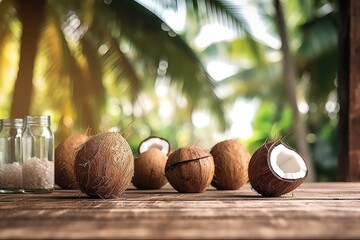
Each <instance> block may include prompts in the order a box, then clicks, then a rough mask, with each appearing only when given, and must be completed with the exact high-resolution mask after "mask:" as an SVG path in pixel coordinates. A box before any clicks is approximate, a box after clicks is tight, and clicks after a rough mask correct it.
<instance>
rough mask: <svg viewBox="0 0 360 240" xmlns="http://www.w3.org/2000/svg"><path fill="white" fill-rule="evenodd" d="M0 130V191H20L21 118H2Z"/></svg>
mask: <svg viewBox="0 0 360 240" xmlns="http://www.w3.org/2000/svg"><path fill="white" fill-rule="evenodd" d="M1 123H2V127H1V130H0V193H20V192H21V179H22V173H21V165H22V155H21V154H22V151H21V134H22V130H23V120H22V119H2V120H1Z"/></svg>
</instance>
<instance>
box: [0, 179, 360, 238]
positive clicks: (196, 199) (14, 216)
mask: <svg viewBox="0 0 360 240" xmlns="http://www.w3.org/2000/svg"><path fill="white" fill-rule="evenodd" d="M0 238H32V239H35V238H127V239H128V238H151V239H154V238H156V239H159V238H220V239H224V238H256V239H259V238H341V239H344V238H360V183H305V184H303V185H302V186H300V187H299V188H298V189H297V190H295V191H294V192H293V193H292V194H288V195H285V196H283V197H280V198H263V197H261V196H259V195H258V194H257V193H255V192H254V191H252V190H251V188H250V186H249V185H247V186H244V187H242V188H241V189H239V190H237V191H217V190H215V189H212V188H210V189H208V190H207V191H206V192H204V193H200V194H180V193H177V192H176V191H174V190H173V189H172V188H171V187H170V186H168V185H167V186H165V187H164V188H163V189H161V190H155V191H140V190H136V189H134V188H130V189H128V190H127V191H126V192H125V194H124V195H123V196H122V197H121V198H120V199H116V200H101V199H91V198H88V197H86V196H79V192H77V191H70V190H56V191H55V192H54V193H51V194H43V195H36V194H3V195H0Z"/></svg>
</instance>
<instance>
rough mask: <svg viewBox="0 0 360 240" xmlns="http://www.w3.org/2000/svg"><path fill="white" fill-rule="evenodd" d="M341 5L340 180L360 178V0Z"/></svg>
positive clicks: (341, 3) (349, 0)
mask: <svg viewBox="0 0 360 240" xmlns="http://www.w3.org/2000/svg"><path fill="white" fill-rule="evenodd" d="M339 9H340V21H339V22H340V24H339V51H340V54H339V56H340V59H339V102H340V109H341V110H340V114H339V180H342V181H360V24H358V23H359V22H360V1H356V0H346V1H343V0H340V1H339Z"/></svg>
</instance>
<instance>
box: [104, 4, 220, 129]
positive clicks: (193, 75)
mask: <svg viewBox="0 0 360 240" xmlns="http://www.w3.org/2000/svg"><path fill="white" fill-rule="evenodd" d="M101 8H102V11H103V16H104V17H106V18H108V20H109V22H111V23H113V24H116V25H117V26H118V27H119V29H120V30H121V37H126V39H128V40H129V41H130V42H132V44H133V45H134V46H135V47H136V49H137V53H138V56H137V58H138V59H139V60H138V62H142V61H144V62H148V63H152V65H153V66H156V63H159V62H160V60H162V59H165V60H166V61H167V62H168V68H167V73H168V74H169V75H170V76H171V81H172V82H173V83H175V84H178V85H179V86H181V89H182V92H183V94H184V95H185V96H186V97H187V98H188V100H189V102H191V104H192V105H193V106H196V107H198V106H199V103H200V102H202V105H208V106H211V109H212V112H213V113H214V114H215V115H216V116H217V117H218V120H219V122H221V123H222V125H223V126H224V125H225V119H224V111H223V109H222V105H221V104H220V103H221V101H220V99H219V98H218V97H217V96H216V94H215V92H214V82H213V80H212V79H211V78H210V76H209V75H208V74H207V73H206V71H205V69H204V67H203V66H202V64H201V62H200V61H199V59H198V58H197V56H196V55H195V54H194V53H193V51H192V50H191V49H190V48H189V47H188V45H187V44H186V43H185V42H184V41H183V40H182V38H181V37H180V36H179V35H176V34H175V33H174V32H173V31H171V30H170V31H164V30H162V29H161V24H163V21H162V20H161V19H160V18H158V17H157V16H155V15H154V14H152V13H151V12H150V11H149V10H147V9H146V8H144V7H142V6H141V5H139V4H137V3H136V2H133V1H113V2H112V3H111V4H110V5H106V4H102V5H101ZM140 59H141V60H140ZM144 71H148V70H145V69H144ZM205 102H208V103H207V104H204V103H205Z"/></svg>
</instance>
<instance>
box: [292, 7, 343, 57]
mask: <svg viewBox="0 0 360 240" xmlns="http://www.w3.org/2000/svg"><path fill="white" fill-rule="evenodd" d="M300 33H301V45H300V47H299V50H298V54H299V55H300V56H301V57H304V58H307V59H310V58H316V57H317V56H319V55H320V54H322V53H323V52H325V51H327V50H328V49H331V48H335V47H336V46H337V42H338V36H337V17H336V13H334V12H332V13H330V14H327V15H325V16H322V17H316V18H314V19H312V20H310V21H308V22H306V23H304V24H303V25H302V26H300Z"/></svg>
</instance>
